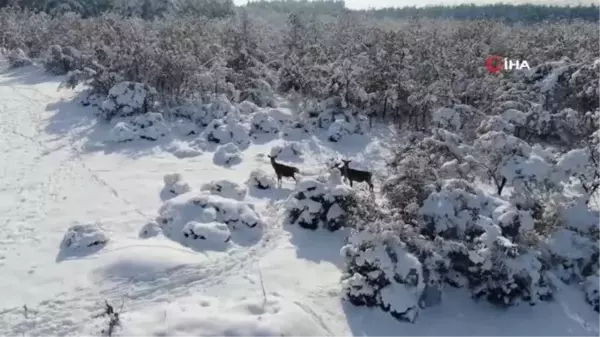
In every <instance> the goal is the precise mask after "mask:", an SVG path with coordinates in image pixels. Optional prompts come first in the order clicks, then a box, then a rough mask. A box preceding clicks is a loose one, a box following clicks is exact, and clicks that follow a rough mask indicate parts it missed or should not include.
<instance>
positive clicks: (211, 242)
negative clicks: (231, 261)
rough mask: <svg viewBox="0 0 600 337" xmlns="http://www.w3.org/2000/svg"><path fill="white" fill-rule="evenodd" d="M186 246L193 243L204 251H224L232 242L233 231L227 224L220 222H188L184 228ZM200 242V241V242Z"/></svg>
mask: <svg viewBox="0 0 600 337" xmlns="http://www.w3.org/2000/svg"><path fill="white" fill-rule="evenodd" d="M183 236H184V237H185V238H186V239H187V240H186V245H190V244H191V243H192V242H194V243H195V244H196V246H198V247H201V248H204V249H212V250H224V249H225V248H227V247H228V246H229V245H228V244H229V241H230V240H231V231H229V228H228V227H227V225H226V224H223V223H219V222H209V223H200V222H197V221H190V222H188V223H187V224H186V225H185V227H184V228H183ZM198 240H200V241H198Z"/></svg>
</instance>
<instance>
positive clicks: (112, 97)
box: [101, 81, 156, 120]
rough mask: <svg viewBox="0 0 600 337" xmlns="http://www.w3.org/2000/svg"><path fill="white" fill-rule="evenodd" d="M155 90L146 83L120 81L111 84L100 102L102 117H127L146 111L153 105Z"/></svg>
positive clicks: (108, 118)
mask: <svg viewBox="0 0 600 337" xmlns="http://www.w3.org/2000/svg"><path fill="white" fill-rule="evenodd" d="M155 94H156V90H154V88H152V87H150V86H149V85H147V84H142V83H136V82H128V81H125V82H121V83H118V84H116V85H115V86H113V87H112V88H111V89H110V90H109V92H108V96H107V97H106V99H105V100H104V101H103V102H102V105H101V112H102V117H104V118H105V119H106V120H111V119H112V118H114V117H116V116H119V117H128V116H134V115H139V114H143V113H146V112H148V111H149V110H150V109H152V107H153V106H154V96H155Z"/></svg>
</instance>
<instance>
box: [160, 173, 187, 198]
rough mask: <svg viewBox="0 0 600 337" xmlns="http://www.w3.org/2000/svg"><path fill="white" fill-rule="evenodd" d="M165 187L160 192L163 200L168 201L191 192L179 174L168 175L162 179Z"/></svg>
mask: <svg viewBox="0 0 600 337" xmlns="http://www.w3.org/2000/svg"><path fill="white" fill-rule="evenodd" d="M163 181H164V183H165V186H164V187H163V190H162V192H161V195H162V196H163V199H170V198H173V197H176V196H178V195H181V194H184V193H187V192H189V191H190V190H191V188H190V185H189V184H188V183H187V182H185V181H184V180H183V178H182V177H181V174H179V173H168V174H165V176H164V177H163Z"/></svg>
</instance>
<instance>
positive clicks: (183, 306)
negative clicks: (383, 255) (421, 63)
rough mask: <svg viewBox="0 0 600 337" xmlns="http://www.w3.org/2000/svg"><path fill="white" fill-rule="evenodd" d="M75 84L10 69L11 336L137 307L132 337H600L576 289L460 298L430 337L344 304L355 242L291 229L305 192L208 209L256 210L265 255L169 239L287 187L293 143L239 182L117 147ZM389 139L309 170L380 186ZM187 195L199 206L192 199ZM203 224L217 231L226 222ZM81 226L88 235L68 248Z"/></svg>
mask: <svg viewBox="0 0 600 337" xmlns="http://www.w3.org/2000/svg"><path fill="white" fill-rule="evenodd" d="M61 79H62V78H59V77H51V76H48V75H44V74H42V72H41V71H39V70H36V68H34V67H29V68H25V69H21V70H17V71H9V70H6V69H5V68H2V69H1V70H0V153H1V154H2V155H1V159H2V160H0V179H1V183H0V271H1V277H0V335H8V336H15V335H84V334H85V335H97V334H99V333H100V331H101V330H102V329H103V328H104V327H105V325H106V322H105V321H104V320H102V319H99V318H94V315H97V314H99V313H101V312H102V310H103V306H104V301H105V300H106V301H108V302H109V303H111V304H112V305H113V306H115V307H116V308H120V306H121V305H122V310H121V316H120V319H121V322H122V329H123V330H122V331H120V332H119V333H120V334H123V335H145V336H149V335H303V336H305V335H598V334H599V329H598V317H597V315H596V314H595V313H594V312H593V311H592V309H591V308H590V306H589V305H588V304H586V303H585V302H584V299H583V297H582V295H581V293H580V292H577V291H575V290H571V289H568V288H566V289H563V291H562V292H560V293H559V294H558V295H557V297H558V298H557V299H556V300H555V301H553V302H549V303H542V304H539V305H538V306H536V307H529V306H520V307H516V308H511V309H508V310H499V309H497V308H494V307H492V306H491V305H490V304H488V303H487V302H485V301H482V302H479V303H476V302H474V301H472V300H470V299H469V296H468V294H466V292H465V291H464V290H452V289H449V290H446V291H445V292H444V294H445V298H444V299H443V301H442V304H441V305H440V306H437V307H433V308H429V309H426V310H424V311H422V313H421V315H420V317H419V318H418V319H417V321H416V322H415V323H414V324H410V323H402V322H399V321H397V320H395V319H394V318H393V317H391V316H390V315H389V314H386V313H383V312H382V311H381V310H377V309H373V310H370V309H365V308H358V307H353V306H351V305H350V304H347V303H344V302H342V300H341V293H340V291H341V287H340V276H341V269H340V268H341V265H342V261H343V260H342V257H341V255H340V248H341V247H342V245H343V240H344V237H343V234H342V233H329V232H326V231H316V232H313V231H308V230H304V229H301V228H299V226H289V225H286V226H283V225H282V214H281V210H282V209H283V206H282V203H283V201H284V200H285V199H286V198H287V196H288V195H289V194H290V192H291V191H292V189H293V188H294V182H293V180H286V179H285V178H284V181H283V186H282V187H281V188H277V189H274V190H266V191H261V190H248V191H247V194H246V195H245V197H244V198H243V200H237V199H242V197H240V195H241V194H240V193H241V192H240V193H237V192H236V193H234V192H231V193H234V194H235V198H223V197H222V196H214V197H211V198H210V200H208V201H206V202H207V203H209V204H211V205H215V204H218V205H219V207H221V206H222V207H221V208H220V209H222V208H223V207H225V208H227V207H233V208H236V209H238V210H243V212H245V213H243V214H241V213H240V217H239V221H238V222H244V221H250V220H256V221H257V223H258V225H257V226H255V227H253V228H249V226H247V227H248V228H245V230H247V231H249V232H252V233H253V235H254V239H253V240H245V241H244V240H237V239H236V237H235V236H234V235H235V233H231V235H232V236H231V240H228V239H227V238H228V235H229V234H228V232H227V228H226V227H225V228H223V227H222V226H221V227H219V226H217V225H215V226H213V227H209V226H208V225H206V226H205V225H200V224H198V226H196V227H194V228H193V229H194V230H200V231H204V232H203V233H206V235H207V236H209V237H215V238H216V239H222V241H223V242H221V245H219V246H218V247H210V249H208V248H205V247H197V246H195V245H194V244H193V243H190V244H185V242H177V241H175V240H171V239H169V238H168V235H162V234H161V235H154V234H156V233H154V232H153V229H155V228H156V227H155V225H148V223H149V222H150V221H153V220H155V219H156V218H157V217H158V216H159V215H160V216H166V215H169V214H175V216H174V217H173V219H171V220H170V221H171V222H170V224H169V225H170V226H177V225H181V221H182V220H181V219H180V218H179V217H182V218H185V214H184V213H183V212H184V211H183V210H187V211H189V209H188V208H189V207H188V206H189V205H190V203H187V204H186V201H189V200H192V201H193V193H200V191H201V190H202V189H204V190H210V189H211V188H212V187H210V186H208V185H205V184H207V183H210V182H211V181H217V180H223V179H226V180H228V181H231V182H234V183H237V184H238V186H241V187H245V186H246V185H245V182H246V180H247V179H248V177H249V176H250V172H252V171H253V170H257V169H261V170H263V171H265V172H267V173H269V174H273V176H274V173H273V169H272V167H271V165H270V162H269V160H268V158H267V154H269V153H270V151H271V149H272V147H273V146H274V145H279V144H282V143H283V140H281V139H279V138H276V139H274V140H271V141H267V142H261V143H260V144H256V143H252V144H250V146H249V147H248V148H246V149H243V150H241V152H240V153H241V157H242V160H241V162H240V163H239V164H236V165H233V166H231V167H226V166H223V165H218V164H216V163H215V161H214V159H213V156H214V151H198V152H195V151H192V150H189V146H190V144H193V139H194V137H195V136H188V137H187V138H186V137H183V138H179V139H172V138H170V137H165V138H163V139H160V140H159V141H157V142H149V141H134V142H130V143H119V144H112V145H106V144H103V143H101V141H102V140H103V139H102V137H104V136H105V135H107V134H108V130H106V127H104V126H102V125H97V124H96V123H97V122H96V119H95V117H94V116H93V114H92V109H93V108H83V107H81V106H80V105H78V104H76V103H73V102H72V101H71V100H72V98H73V97H74V96H75V95H76V93H74V92H71V91H68V90H61V91H57V88H58V85H59V83H60V80H61ZM389 132H390V131H389V130H386V129H383V128H377V129H375V130H372V131H370V132H369V133H368V134H367V135H365V136H356V137H354V136H352V137H346V138H344V140H343V141H341V142H337V143H332V142H329V141H328V140H327V134H326V132H324V135H322V136H321V135H314V136H306V137H305V138H304V139H301V140H299V143H300V144H301V145H302V146H303V154H302V158H301V160H299V161H297V162H295V163H294V165H295V166H298V167H300V168H301V174H303V175H307V174H316V173H319V172H321V171H323V170H324V169H325V165H324V163H325V161H326V160H327V159H328V158H329V157H331V156H333V155H346V156H348V157H352V158H353V163H356V164H357V165H359V166H360V165H364V166H363V167H368V168H370V169H371V170H374V171H378V170H380V169H381V168H382V167H383V165H384V159H385V158H386V156H387V147H386V146H387V145H388V144H389V139H390V138H389V137H390V135H389ZM174 149H175V151H174ZM185 149H188V150H187V151H186V150H185ZM182 153H185V155H182ZM282 160H283V159H282ZM171 173H179V174H180V175H181V180H180V183H179V185H177V187H176V188H166V187H165V181H164V177H165V175H167V174H171ZM166 180H169V179H166ZM181 182H185V183H181ZM174 184H175V185H176V183H173V184H171V185H174ZM185 184H187V186H189V188H190V189H191V191H190V192H188V194H184V195H180V196H177V194H180V193H182V192H185V191H187V187H182V186H184V185H185ZM375 185H376V186H375V191H376V192H377V190H378V186H377V185H378V182H377V180H376V181H375ZM169 191H172V192H169ZM169 193H172V194H173V195H168V194H169ZM189 193H192V194H189ZM219 193H224V192H222V191H221V192H219ZM190 195H192V197H190ZM203 195H205V194H203ZM248 204H250V205H253V206H252V207H254V209H252V207H251V206H247V205H248ZM223 205H225V206H223ZM179 211H180V213H177V212H179ZM203 212H204V213H203V214H202V217H207V218H210V219H209V220H211V221H213V222H210V221H209V223H214V221H218V220H219V216H221V217H223V216H224V215H222V214H213V213H211V212H209V211H207V210H205V209H204V210H203ZM240 212H242V211H240ZM205 213H206V214H205ZM211 217H212V218H211ZM248 219H250V220H248ZM221 220H222V219H221ZM236 220H237V219H236ZM77 224H79V225H84V226H83V227H76V230H75V231H73V232H72V233H74V234H73V236H70V237H68V238H66V239H70V240H66V241H68V242H66V241H63V240H64V239H65V234H66V233H67V232H68V230H69V228H72V226H74V225H77ZM240 226H242V225H240ZM77 228H85V229H86V230H85V231H83V232H81V231H79V230H77ZM140 232H144V233H143V234H140ZM196 234H198V233H196ZM190 240H191V239H190ZM226 240H228V241H227V242H225V241H226ZM104 241H106V242H104ZM78 244H79V245H80V247H77V245H78ZM88 244H94V245H91V247H81V246H87V245H88Z"/></svg>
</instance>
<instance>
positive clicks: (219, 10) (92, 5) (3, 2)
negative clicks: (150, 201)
mask: <svg viewBox="0 0 600 337" xmlns="http://www.w3.org/2000/svg"><path fill="white" fill-rule="evenodd" d="M8 6H15V7H20V8H23V9H28V10H31V11H34V12H46V13H48V14H52V15H58V14H61V13H67V12H74V13H77V14H79V15H81V16H83V17H91V16H98V15H101V14H103V13H106V12H117V13H119V14H121V15H125V16H137V17H141V18H143V19H152V18H155V17H160V16H164V15H165V14H168V13H171V14H176V15H195V16H205V17H209V18H222V17H227V16H231V15H233V14H234V10H235V5H234V3H233V1H232V0H0V8H2V7H8Z"/></svg>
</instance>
